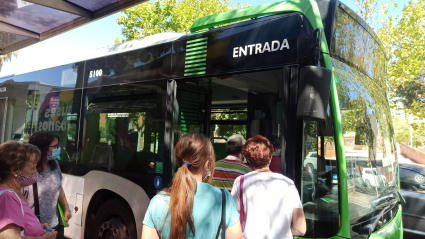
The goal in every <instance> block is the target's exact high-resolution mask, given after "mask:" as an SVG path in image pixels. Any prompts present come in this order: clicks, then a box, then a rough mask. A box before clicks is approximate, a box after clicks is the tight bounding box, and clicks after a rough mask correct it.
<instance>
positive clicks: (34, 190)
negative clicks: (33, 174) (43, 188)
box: [32, 182, 40, 221]
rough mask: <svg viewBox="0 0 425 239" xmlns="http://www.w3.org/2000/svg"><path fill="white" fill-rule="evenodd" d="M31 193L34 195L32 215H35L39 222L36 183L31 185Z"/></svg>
mask: <svg viewBox="0 0 425 239" xmlns="http://www.w3.org/2000/svg"><path fill="white" fill-rule="evenodd" d="M32 192H33V195H34V213H35V216H36V217H37V218H38V220H39V221H40V203H39V201H38V187H37V182H35V183H34V184H33V185H32Z"/></svg>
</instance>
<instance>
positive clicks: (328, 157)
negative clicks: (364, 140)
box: [299, 109, 340, 238]
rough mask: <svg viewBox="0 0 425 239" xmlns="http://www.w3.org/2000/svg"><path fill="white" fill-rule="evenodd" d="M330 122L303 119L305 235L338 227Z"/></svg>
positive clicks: (322, 233) (324, 235)
mask: <svg viewBox="0 0 425 239" xmlns="http://www.w3.org/2000/svg"><path fill="white" fill-rule="evenodd" d="M333 135H334V128H333V121H332V117H331V114H330V109H329V110H328V117H327V119H326V121H325V123H323V122H320V123H318V122H315V121H304V122H303V138H302V139H303V144H302V146H303V150H302V160H303V162H302V169H299V170H302V179H301V201H302V203H303V207H304V213H305V217H306V220H307V232H306V235H305V237H310V238H313V237H314V238H316V237H321V238H328V237H332V236H334V235H335V234H336V233H337V232H338V229H339V226H338V225H339V224H338V221H339V194H338V191H339V188H338V185H339V183H340V179H339V174H338V165H337V160H336V151H335V141H334V136H333Z"/></svg>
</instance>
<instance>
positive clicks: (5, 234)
mask: <svg viewBox="0 0 425 239" xmlns="http://www.w3.org/2000/svg"><path fill="white" fill-rule="evenodd" d="M21 230H22V229H21V227H18V226H17V225H15V224H9V225H7V226H5V227H4V228H2V229H1V230H0V239H10V238H23V239H55V238H56V235H57V234H58V232H46V233H44V235H43V236H40V237H27V236H24V237H21Z"/></svg>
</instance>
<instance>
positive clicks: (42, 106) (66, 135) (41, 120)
mask: <svg viewBox="0 0 425 239" xmlns="http://www.w3.org/2000/svg"><path fill="white" fill-rule="evenodd" d="M39 88H41V87H39ZM43 88H44V89H42V90H43V91H44V92H43V91H42V92H41V93H38V94H36V96H35V97H36V100H38V101H39V102H37V104H36V107H38V109H37V111H34V112H35V113H36V114H34V116H33V123H34V124H35V125H36V129H35V131H49V132H52V133H54V134H56V135H57V136H59V146H60V147H61V155H60V157H59V158H58V160H59V162H60V164H61V169H62V171H64V172H65V173H66V172H67V171H68V167H71V168H72V165H73V164H75V159H76V158H77V157H78V152H77V134H78V131H77V130H78V122H79V114H80V109H79V108H80V106H81V105H80V102H81V90H63V91H55V89H54V88H53V89H52V88H47V86H44V87H43ZM71 168H70V169H71Z"/></svg>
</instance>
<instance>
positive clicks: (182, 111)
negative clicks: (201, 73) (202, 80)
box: [164, 80, 211, 180]
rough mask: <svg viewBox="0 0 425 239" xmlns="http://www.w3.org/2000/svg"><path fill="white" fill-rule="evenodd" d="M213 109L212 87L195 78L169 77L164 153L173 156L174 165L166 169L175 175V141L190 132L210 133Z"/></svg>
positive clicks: (168, 156) (167, 156)
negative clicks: (188, 79)
mask: <svg viewBox="0 0 425 239" xmlns="http://www.w3.org/2000/svg"><path fill="white" fill-rule="evenodd" d="M210 109H211V91H210V90H208V89H205V88H202V87H200V86H199V85H197V83H196V81H191V82H184V81H174V80H170V81H168V83H167V99H166V115H165V118H166V122H165V137H164V142H165V145H166V156H165V157H166V158H170V159H171V165H170V166H171V167H170V168H168V167H167V168H164V170H166V171H167V172H171V176H173V175H174V173H175V169H176V164H175V160H174V145H176V143H177V141H178V140H179V139H180V138H181V137H182V136H183V135H185V134H188V133H199V134H204V135H209V132H208V129H209V126H210V115H211V110H210ZM171 178H172V177H171ZM171 178H169V180H171Z"/></svg>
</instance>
